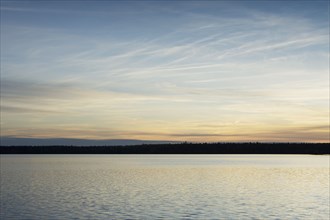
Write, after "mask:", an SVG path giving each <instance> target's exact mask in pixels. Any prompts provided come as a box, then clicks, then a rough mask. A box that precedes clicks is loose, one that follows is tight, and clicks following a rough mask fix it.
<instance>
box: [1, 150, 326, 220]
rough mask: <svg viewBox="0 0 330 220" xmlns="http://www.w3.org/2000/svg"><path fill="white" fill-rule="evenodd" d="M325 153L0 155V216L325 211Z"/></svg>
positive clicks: (248, 215) (278, 215)
mask: <svg viewBox="0 0 330 220" xmlns="http://www.w3.org/2000/svg"><path fill="white" fill-rule="evenodd" d="M329 163H330V158H329V155H317V156H316V155H1V194H0V199H1V214H0V219H3V220H5V219H308V220H310V219H319V220H322V219H329V214H330V213H329V212H330V210H329V209H330V208H329V205H330V202H329V193H330V192H329V187H330V186H329V180H330V174H329Z"/></svg>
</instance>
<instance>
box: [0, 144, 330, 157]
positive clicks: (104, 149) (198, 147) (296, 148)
mask: <svg viewBox="0 0 330 220" xmlns="http://www.w3.org/2000/svg"><path fill="white" fill-rule="evenodd" d="M0 153H1V154H330V144H329V143H259V142H249V143H188V142H184V143H180V144H142V145H121V146H64V145H61V146H1V147H0Z"/></svg>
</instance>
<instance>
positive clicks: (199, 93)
mask: <svg viewBox="0 0 330 220" xmlns="http://www.w3.org/2000/svg"><path fill="white" fill-rule="evenodd" d="M0 52H1V137H14V138H81V139H97V140H101V139H140V140H173V141H197V142H215V141H267V142H268V141H274V142H329V139H330V136H329V120H330V116H329V107H330V106H329V1H303V0H302V1H156V0H155V1H3V0H2V1H1V50H0Z"/></svg>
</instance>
